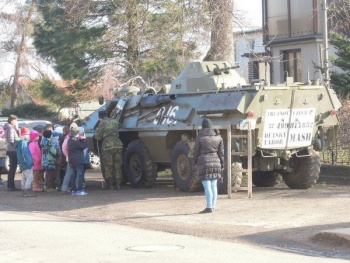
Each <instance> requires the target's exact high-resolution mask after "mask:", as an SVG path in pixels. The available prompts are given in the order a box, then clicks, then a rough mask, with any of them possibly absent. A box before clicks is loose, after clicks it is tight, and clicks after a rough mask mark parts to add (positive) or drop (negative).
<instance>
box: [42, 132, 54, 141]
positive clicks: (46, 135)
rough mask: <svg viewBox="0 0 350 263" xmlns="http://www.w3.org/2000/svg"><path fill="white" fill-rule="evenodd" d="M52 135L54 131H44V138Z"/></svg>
mask: <svg viewBox="0 0 350 263" xmlns="http://www.w3.org/2000/svg"><path fill="white" fill-rule="evenodd" d="M51 136H52V131H50V130H45V131H44V132H43V137H44V138H47V139H50V138H51Z"/></svg>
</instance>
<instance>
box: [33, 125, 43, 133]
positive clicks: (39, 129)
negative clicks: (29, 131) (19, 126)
mask: <svg viewBox="0 0 350 263" xmlns="http://www.w3.org/2000/svg"><path fill="white" fill-rule="evenodd" d="M33 130H35V131H37V132H39V133H40V132H42V131H43V130H44V125H42V124H38V125H37V126H35V127H34V128H33Z"/></svg>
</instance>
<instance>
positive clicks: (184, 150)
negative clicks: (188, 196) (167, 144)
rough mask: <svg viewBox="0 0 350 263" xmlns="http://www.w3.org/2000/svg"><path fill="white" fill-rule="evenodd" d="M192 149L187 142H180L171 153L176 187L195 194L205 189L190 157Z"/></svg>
mask: <svg viewBox="0 0 350 263" xmlns="http://www.w3.org/2000/svg"><path fill="white" fill-rule="evenodd" d="M189 152H190V147H189V145H188V144H187V142H182V141H180V142H178V143H177V144H176V145H175V147H174V149H173V151H172V153H171V171H172V174H173V177H174V183H175V186H176V187H177V188H178V189H179V190H180V191H184V192H195V191H201V190H202V189H203V187H202V182H201V180H200V179H199V177H198V175H197V168H196V167H195V165H194V163H193V158H190V157H189V156H188V155H189Z"/></svg>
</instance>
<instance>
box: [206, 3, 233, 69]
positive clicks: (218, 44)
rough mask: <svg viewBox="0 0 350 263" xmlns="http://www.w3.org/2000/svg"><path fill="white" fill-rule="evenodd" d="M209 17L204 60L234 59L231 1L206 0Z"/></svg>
mask: <svg viewBox="0 0 350 263" xmlns="http://www.w3.org/2000/svg"><path fill="white" fill-rule="evenodd" d="M208 2H209V10H210V19H211V38H210V48H209V50H208V53H207V55H206V56H205V58H204V60H225V61H229V62H233V60H234V41H233V1H232V0H220V1H219V0H208Z"/></svg>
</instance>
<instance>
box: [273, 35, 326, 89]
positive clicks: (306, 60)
mask: <svg viewBox="0 0 350 263" xmlns="http://www.w3.org/2000/svg"><path fill="white" fill-rule="evenodd" d="M319 44H323V43H322V40H317V41H316V40H314V41H305V42H302V43H300V42H296V43H287V44H283V45H274V46H273V47H271V54H272V57H273V63H272V68H271V70H272V83H274V84H276V83H282V82H284V73H283V64H282V57H281V55H282V52H283V51H284V50H291V49H300V50H301V68H302V82H306V81H307V72H308V68H309V72H310V79H311V80H313V79H320V81H321V78H322V76H321V73H320V72H319V70H317V69H315V68H314V64H313V62H314V63H316V64H317V65H318V66H320V61H321V60H320V49H319Z"/></svg>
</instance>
